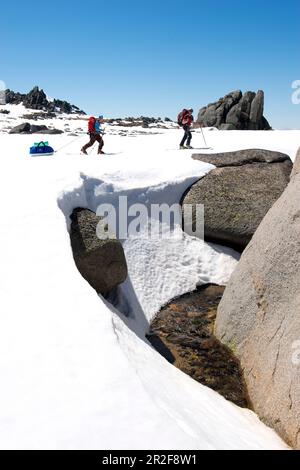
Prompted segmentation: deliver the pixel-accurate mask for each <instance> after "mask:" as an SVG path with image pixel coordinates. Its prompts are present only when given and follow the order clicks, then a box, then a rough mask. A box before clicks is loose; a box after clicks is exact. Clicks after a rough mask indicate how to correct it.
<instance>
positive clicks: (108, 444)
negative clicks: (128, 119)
mask: <svg viewBox="0 0 300 470" xmlns="http://www.w3.org/2000/svg"><path fill="white" fill-rule="evenodd" d="M2 108H3V107H2ZM15 108H18V109H15ZM15 108H14V107H10V109H11V111H12V113H11V115H9V116H10V117H15V118H16V120H15V121H12V120H11V124H14V125H16V124H18V123H19V121H20V118H19V116H20V115H21V114H22V112H23V110H22V109H21V107H15ZM26 112H28V110H26ZM66 119H67V118H66V117H65V119H62V120H54V121H52V123H53V125H54V127H62V128H64V125H65V123H68V125H69V127H70V130H71V131H72V130H75V129H76V128H78V127H82V128H85V126H86V122H84V121H80V120H73V119H72V120H70V121H68V120H66ZM1 121H2V122H0V130H1V128H2V127H5V126H6V125H7V122H8V121H7V120H5V118H2V116H1ZM9 122H10V121H9ZM43 123H44V121H43ZM45 124H46V125H47V122H46V121H45ZM117 130H118V128H114V129H112V130H111V129H110V128H109V127H108V129H107V131H108V134H107V135H106V136H105V142H106V145H105V149H106V150H107V152H109V153H116V155H104V156H101V157H99V156H97V155H96V154H95V149H93V151H92V152H91V154H90V155H89V156H87V157H85V156H80V155H69V153H70V152H72V153H74V154H75V153H76V152H78V148H80V146H82V144H83V143H84V142H85V141H86V140H87V136H86V135H85V134H83V135H82V136H80V137H79V138H78V140H77V141H75V142H73V143H72V144H71V145H69V146H66V147H64V149H63V150H62V151H61V152H57V153H56V154H55V155H54V156H53V157H44V158H43V157H29V155H28V154H27V152H28V149H29V147H30V145H32V143H33V142H34V141H35V140H37V136H34V135H33V136H19V135H14V136H10V135H7V134H0V149H1V160H0V165H1V174H2V182H1V196H2V199H1V200H2V223H1V226H0V239H1V242H2V247H3V248H4V249H3V252H2V259H1V269H0V276H1V282H0V302H1V309H0V315H1V328H0V371H1V378H2V386H1V388H0V443H1V444H0V445H1V448H22V449H32V448H34V449H38V448H52V449H53V448H55V449H64V448H67V449H93V448H95V449H108V448H109V449H133V448H134V449H138V448H150V449H166V448H168V449H178V448H180V449H224V448H225V449H246V448H248V449H249V448H250V449H266V448H269V449H271V448H273V449H280V448H286V446H285V444H284V443H283V442H282V441H281V440H280V438H279V437H278V436H277V435H276V434H275V432H274V431H272V430H270V429H269V428H267V427H266V426H265V425H264V424H262V423H261V422H260V421H259V420H258V418H257V417H256V415H255V414H254V413H252V412H251V411H248V410H244V409H240V408H238V407H236V406H235V405H233V404H231V403H230V402H228V401H226V400H225V399H224V398H223V397H221V396H219V395H218V394H217V393H215V392H214V391H212V390H210V389H209V388H207V387H205V386H202V385H200V384H199V383H197V382H195V381H194V380H192V379H191V378H190V377H188V376H186V375H185V374H183V373H182V372H181V371H179V370H178V369H176V368H174V367H173V366H172V365H170V364H169V363H168V362H167V361H166V360H165V359H164V358H162V357H161V356H160V355H159V354H158V353H157V352H156V351H154V350H153V349H152V348H151V347H150V345H149V344H148V342H147V340H146V339H145V338H144V334H145V332H146V330H147V327H148V324H149V321H150V320H151V318H152V317H153V315H155V313H156V312H157V311H158V310H159V309H160V307H161V306H162V305H164V304H165V303H166V302H168V301H169V300H170V299H171V298H173V297H175V296H178V295H180V294H182V293H184V292H187V291H189V290H192V289H194V288H195V287H196V285H197V284H199V283H207V282H216V283H220V284H224V283H226V282H227V281H228V279H229V277H230V274H231V272H232V270H233V269H234V267H235V265H236V262H237V259H238V254H237V253H235V252H234V251H233V250H230V249H226V248H224V247H218V246H215V245H212V244H207V243H204V242H201V241H200V240H197V239H195V238H192V237H189V236H187V235H183V238H182V239H178V240H177V239H176V240H174V241H172V242H171V243H170V242H166V241H157V240H144V239H143V238H141V237H137V238H136V239H132V240H125V241H124V243H123V246H124V250H125V253H126V258H127V262H128V269H129V277H128V279H127V281H126V282H125V283H124V284H123V285H122V286H121V287H120V288H119V289H118V292H117V294H116V298H115V299H114V305H115V307H118V310H117V309H116V308H115V307H114V306H112V305H111V304H109V303H108V302H107V301H106V300H104V299H103V298H102V297H101V296H98V295H97V294H96V293H95V292H94V291H93V289H92V288H91V287H90V286H89V285H88V284H87V283H86V281H85V280H84V279H83V278H82V277H81V276H80V274H79V272H78V271H77V269H76V267H75V264H74V261H73V257H72V251H71V247H70V239H69V235H68V230H67V229H68V226H69V215H70V214H71V212H72V210H73V209H74V208H75V207H79V206H80V207H89V208H90V209H92V210H96V209H97V206H98V205H99V204H100V203H101V202H112V203H114V204H116V201H117V198H118V196H119V195H127V196H128V201H129V204H130V203H131V202H142V203H145V204H147V205H148V206H149V205H150V204H151V203H153V202H156V203H157V202H158V203H162V202H167V203H169V204H171V203H173V202H179V200H180V198H181V196H182V194H183V192H184V191H185V189H186V188H187V187H189V186H190V185H191V184H192V183H193V182H194V181H196V180H197V179H198V178H199V177H201V176H203V175H204V174H205V173H207V172H208V171H210V169H211V168H213V167H212V166H211V165H208V164H202V163H200V162H199V161H194V160H192V159H191V158H190V156H191V154H192V153H193V151H184V152H183V151H181V152H180V151H176V150H174V151H172V150H169V149H171V148H174V146H176V143H177V142H178V141H179V140H180V136H181V132H182V131H180V130H174V129H170V130H159V131H158V132H159V134H157V135H147V134H146V135H145V134H143V135H137V136H136V137H135V138H132V139H127V138H126V137H121V136H118V135H112V134H111V133H114V134H115V133H116V131H117ZM130 130H131V131H132V129H130ZM133 130H135V129H133ZM136 130H138V129H136ZM150 132H153V129H152V130H150V131H149V133H150ZM299 137H300V132H299V131H278V132H277V131H273V132H258V131H255V132H234V131H230V132H229V131H227V132H226V131H225V132H218V131H212V132H208V131H206V139H207V141H208V145H211V146H212V147H213V152H215V151H226V150H233V149H239V148H253V147H263V148H270V149H273V150H278V151H283V152H286V153H288V154H289V155H290V156H291V157H292V158H294V156H295V154H296V150H297V146H298V142H299ZM39 138H40V139H41V140H43V139H44V140H48V141H49V143H50V145H52V146H53V147H54V148H55V149H58V148H59V147H62V146H64V145H65V144H68V143H69V142H71V141H72V140H74V137H68V136H65V135H62V136H43V135H40V136H39ZM201 139H202V137H201V134H200V133H194V144H195V146H199V147H201V145H202V141H201ZM167 150H168V151H167ZM120 152H121V153H120ZM210 152H212V150H210V151H209V152H208V153H210ZM178 230H180V229H178ZM120 311H122V312H123V313H124V315H123V314H122V313H120Z"/></svg>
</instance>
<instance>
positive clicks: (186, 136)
mask: <svg viewBox="0 0 300 470" xmlns="http://www.w3.org/2000/svg"><path fill="white" fill-rule="evenodd" d="M182 127H183V130H184V136H183V138H182V141H181V142H180V146H181V147H182V146H183V145H184V144H185V141H186V145H191V140H192V133H191V128H190V126H188V125H187V124H185V125H184V126H182Z"/></svg>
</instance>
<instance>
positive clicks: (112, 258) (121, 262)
mask: <svg viewBox="0 0 300 470" xmlns="http://www.w3.org/2000/svg"><path fill="white" fill-rule="evenodd" d="M71 221H72V223H71V231H70V237H71V245H72V249H73V256H74V260H75V263H76V266H77V268H78V270H79V272H80V273H81V275H82V276H83V277H84V278H85V279H86V280H87V282H88V283H89V284H90V285H91V286H92V287H93V288H94V289H95V290H96V291H97V292H98V293H100V294H107V293H108V292H109V291H111V290H112V289H114V288H115V287H117V286H118V285H119V284H121V283H122V282H124V281H125V279H126V277H127V263H126V259H125V255H124V251H123V247H122V245H121V243H120V242H119V241H118V240H117V239H116V238H109V239H105V240H101V239H99V238H98V237H97V235H96V230H97V226H98V224H103V221H102V220H101V218H100V217H98V216H97V215H96V214H95V213H94V212H92V211H90V210H88V209H81V208H78V209H75V210H74V211H73V213H72V215H71ZM103 228H104V229H105V227H103Z"/></svg>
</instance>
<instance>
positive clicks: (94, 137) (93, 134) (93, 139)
mask: <svg viewBox="0 0 300 470" xmlns="http://www.w3.org/2000/svg"><path fill="white" fill-rule="evenodd" d="M89 134H90V141H89V142H88V143H87V144H86V145H84V146H83V147H82V150H86V149H88V148H89V147H91V146H92V145H94V143H95V142H96V141H97V142H98V143H99V147H98V153H100V152H101V150H102V148H103V146H104V142H103V139H102V136H101V135H100V134H99V133H98V132H89Z"/></svg>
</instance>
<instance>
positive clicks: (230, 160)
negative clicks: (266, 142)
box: [192, 149, 292, 167]
mask: <svg viewBox="0 0 300 470" xmlns="http://www.w3.org/2000/svg"><path fill="white" fill-rule="evenodd" d="M192 158H193V159H194V160H200V161H201V162H206V163H211V164H212V165H215V166H217V167H224V166H240V165H245V164H247V163H276V162H277V163H278V162H284V161H285V160H288V161H289V162H290V166H291V167H292V163H291V159H290V157H289V156H288V155H286V154H285V153H281V152H273V151H271V150H264V149H247V150H237V151H234V152H223V153H210V154H207V153H196V154H194V155H192Z"/></svg>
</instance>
